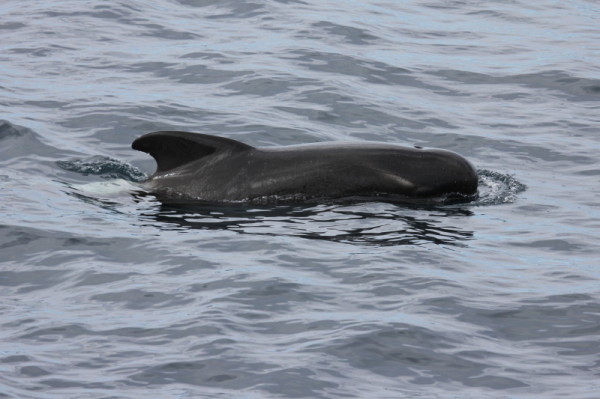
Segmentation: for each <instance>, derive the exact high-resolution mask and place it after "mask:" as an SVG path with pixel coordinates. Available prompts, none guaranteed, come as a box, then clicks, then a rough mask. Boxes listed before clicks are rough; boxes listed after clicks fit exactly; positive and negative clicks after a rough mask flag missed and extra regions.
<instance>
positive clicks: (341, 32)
mask: <svg viewBox="0 0 600 399" xmlns="http://www.w3.org/2000/svg"><path fill="white" fill-rule="evenodd" d="M312 26H313V27H314V28H321V29H323V30H325V31H326V32H327V33H329V34H331V35H336V36H341V37H342V38H343V39H344V41H346V42H348V43H351V44H356V45H363V44H368V43H370V42H371V41H373V40H377V39H379V38H378V37H377V36H375V35H372V34H370V33H369V32H368V31H367V30H366V29H360V28H355V27H352V26H346V25H340V24H336V23H333V22H329V21H320V22H317V23H314V24H312Z"/></svg>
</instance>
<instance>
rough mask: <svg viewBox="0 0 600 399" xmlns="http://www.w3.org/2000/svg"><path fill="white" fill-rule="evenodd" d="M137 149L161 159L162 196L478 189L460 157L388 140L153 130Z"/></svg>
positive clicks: (281, 196)
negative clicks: (278, 140) (284, 140)
mask: <svg viewBox="0 0 600 399" xmlns="http://www.w3.org/2000/svg"><path fill="white" fill-rule="evenodd" d="M192 141H193V142H194V143H192ZM207 141H208V143H207ZM196 142H197V145H198V146H199V147H197V148H196V147H194V146H195V145H196ZM132 146H133V148H135V149H138V150H141V151H145V152H149V153H150V154H151V155H152V156H154V158H155V159H156V160H157V163H158V169H157V171H156V172H155V173H154V174H153V175H152V176H150V178H149V179H148V180H147V181H146V182H144V183H143V186H144V188H146V189H148V190H149V191H151V192H153V193H154V194H156V195H157V196H158V197H159V198H161V199H175V200H177V199H186V200H200V201H207V202H238V201H239V202H242V201H256V200H259V201H260V200H283V201H285V200H287V201H294V200H320V199H323V200H327V199H343V198H351V197H358V198H361V197H363V198H372V197H385V198H386V199H388V200H390V199H391V200H397V201H399V202H402V201H408V202H421V201H423V202H427V201H428V200H431V201H436V202H437V201H443V200H445V199H446V198H448V197H449V196H451V197H454V196H456V195H459V196H464V197H469V196H473V195H474V194H476V192H477V181H478V178H477V172H476V170H475V168H474V167H473V166H472V165H471V164H470V163H469V162H468V161H467V160H466V159H464V158H463V157H461V156H460V155H458V154H456V153H454V152H451V151H445V150H438V149H420V148H411V147H402V146H398V145H394V144H383V143H325V144H309V145H295V146H286V147H270V148H254V147H251V146H247V145H245V144H243V143H239V142H236V141H233V140H229V139H223V138H218V137H216V136H209V135H203V134H197V133H186V132H154V133H149V134H147V135H145V136H142V137H140V138H139V139H137V140H136V141H134V143H133V145H132ZM211 151H212V152H211ZM198 155H199V156H198Z"/></svg>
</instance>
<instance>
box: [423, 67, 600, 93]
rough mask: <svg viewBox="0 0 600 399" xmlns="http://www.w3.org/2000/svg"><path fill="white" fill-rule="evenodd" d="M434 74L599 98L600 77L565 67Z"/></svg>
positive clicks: (468, 82) (468, 81)
mask: <svg viewBox="0 0 600 399" xmlns="http://www.w3.org/2000/svg"><path fill="white" fill-rule="evenodd" d="M430 73H431V74H432V75H434V76H440V77H443V78H445V79H449V80H453V81H456V82H460V83H462V84H469V85H486V84H493V85H502V86H511V85H514V86H521V87H525V88H532V89H543V90H547V91H548V93H549V94H554V95H555V93H560V96H561V97H566V98H568V99H569V100H571V101H599V100H600V94H599V93H600V91H599V90H598V88H599V87H600V80H598V79H589V78H580V77H576V76H573V75H571V74H569V73H567V72H565V71H541V72H537V73H528V74H517V75H508V76H493V75H489V74H483V73H476V72H470V71H460V70H439V71H432V72H430Z"/></svg>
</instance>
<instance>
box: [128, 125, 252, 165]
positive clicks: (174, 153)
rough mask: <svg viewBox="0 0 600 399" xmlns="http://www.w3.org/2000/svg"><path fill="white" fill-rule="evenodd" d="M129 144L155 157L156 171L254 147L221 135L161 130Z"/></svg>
mask: <svg viewBox="0 0 600 399" xmlns="http://www.w3.org/2000/svg"><path fill="white" fill-rule="evenodd" d="M131 147H132V148H133V149H134V150H138V151H143V152H146V153H148V154H150V155H152V157H153V158H154V159H155V160H156V164H157V167H156V171H157V172H164V171H167V170H170V169H173V168H176V167H178V166H181V165H184V164H186V163H189V162H192V161H195V160H197V159H200V158H202V157H204V156H207V155H210V154H212V153H215V152H222V151H231V152H237V151H244V150H249V149H252V148H254V147H252V146H249V145H247V144H244V143H240V142H239V141H235V140H232V139H226V138H224V137H217V136H211V135H208V134H201V133H190V132H176V131H161V132H152V133H148V134H145V135H143V136H142V137H140V138H138V139H136V140H135V141H134V142H133V143H132V144H131Z"/></svg>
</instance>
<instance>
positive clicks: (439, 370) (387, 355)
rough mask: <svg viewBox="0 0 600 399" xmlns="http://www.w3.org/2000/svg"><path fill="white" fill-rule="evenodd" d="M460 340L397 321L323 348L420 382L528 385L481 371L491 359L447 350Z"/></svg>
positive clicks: (352, 361) (376, 370) (388, 374)
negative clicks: (472, 356)
mask: <svg viewBox="0 0 600 399" xmlns="http://www.w3.org/2000/svg"><path fill="white" fill-rule="evenodd" d="M458 339H459V338H458V337H450V336H448V335H447V334H444V333H441V332H438V331H433V330H429V329H426V328H423V327H417V326H411V325H405V324H395V325H392V326H389V327H387V328H378V329H377V330H376V331H373V332H369V333H366V334H365V333H363V334H357V335H356V336H354V337H351V338H348V339H345V340H342V341H341V342H337V343H335V344H334V345H330V346H328V347H325V348H321V350H323V351H324V352H325V353H328V354H330V355H332V356H336V357H339V358H341V359H344V360H345V361H346V362H349V363H350V364H351V365H352V366H353V367H358V368H361V369H366V370H369V371H370V372H374V373H376V374H380V375H383V376H386V377H390V378H402V379H403V380H405V381H410V382H412V383H415V384H418V385H429V384H433V383H436V381H437V382H439V381H444V382H458V383H460V384H462V385H464V386H471V387H487V388H490V389H496V390H503V389H511V388H518V387H526V386H528V384H527V383H525V382H523V381H520V380H518V379H515V378H511V377H508V376H506V374H508V373H503V372H502V371H500V370H494V371H491V370H489V371H485V372H483V373H482V370H484V369H485V368H486V367H485V366H484V365H487V367H488V368H489V363H490V359H485V361H483V359H480V360H476V359H473V358H471V359H469V358H468V357H466V356H459V355H453V354H450V353H448V352H451V349H452V348H454V347H455V346H456V345H457V344H458V342H459V341H458ZM367 353H368V354H369V355H368V356H365V354H367ZM497 356H502V355H497ZM502 374H505V375H502Z"/></svg>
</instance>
